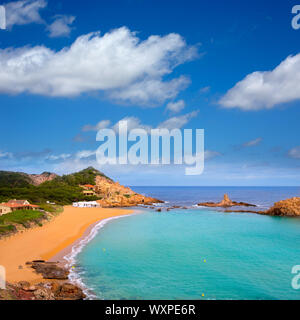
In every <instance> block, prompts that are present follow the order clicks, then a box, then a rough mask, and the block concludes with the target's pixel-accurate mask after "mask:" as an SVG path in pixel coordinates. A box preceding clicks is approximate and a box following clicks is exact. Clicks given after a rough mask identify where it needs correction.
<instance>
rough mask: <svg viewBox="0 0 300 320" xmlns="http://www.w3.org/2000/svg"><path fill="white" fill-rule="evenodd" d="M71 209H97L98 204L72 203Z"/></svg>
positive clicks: (92, 202)
mask: <svg viewBox="0 0 300 320" xmlns="http://www.w3.org/2000/svg"><path fill="white" fill-rule="evenodd" d="M73 207H75V208H99V207H100V204H99V203H98V202H97V201H80V202H74V203H73Z"/></svg>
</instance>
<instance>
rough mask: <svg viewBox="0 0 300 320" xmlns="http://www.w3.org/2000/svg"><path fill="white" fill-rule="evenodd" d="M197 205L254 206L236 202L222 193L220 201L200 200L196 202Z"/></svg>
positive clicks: (253, 205) (223, 206)
mask: <svg viewBox="0 0 300 320" xmlns="http://www.w3.org/2000/svg"><path fill="white" fill-rule="evenodd" d="M198 206H203V207H222V208H226V207H237V206H239V207H256V205H255V204H250V203H246V202H236V201H232V200H230V199H229V197H228V195H227V194H224V199H223V200H222V201H221V202H202V203H198Z"/></svg>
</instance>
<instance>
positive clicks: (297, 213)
mask: <svg viewBox="0 0 300 320" xmlns="http://www.w3.org/2000/svg"><path fill="white" fill-rule="evenodd" d="M265 214H266V215H270V216H287V217H300V197H294V198H291V199H286V200H281V201H278V202H276V203H274V205H273V207H272V208H270V209H269V210H267V211H266V212H265Z"/></svg>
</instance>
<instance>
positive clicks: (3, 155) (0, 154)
mask: <svg viewBox="0 0 300 320" xmlns="http://www.w3.org/2000/svg"><path fill="white" fill-rule="evenodd" d="M12 157H13V154H12V153H10V152H3V151H0V159H4V158H12Z"/></svg>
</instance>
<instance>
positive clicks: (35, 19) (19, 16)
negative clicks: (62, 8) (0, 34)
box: [5, 0, 47, 29]
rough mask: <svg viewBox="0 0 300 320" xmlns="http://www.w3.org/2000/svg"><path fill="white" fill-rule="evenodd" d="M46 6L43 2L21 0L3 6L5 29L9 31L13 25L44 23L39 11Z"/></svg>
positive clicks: (38, 0) (43, 0)
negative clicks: (4, 10)
mask: <svg viewBox="0 0 300 320" xmlns="http://www.w3.org/2000/svg"><path fill="white" fill-rule="evenodd" d="M46 6H47V1H45V0H23V1H15V2H9V3H7V4H5V9H6V25H7V28H8V29H10V28H12V27H13V26H14V25H24V24H30V23H44V21H43V19H42V18H41V16H40V13H39V11H40V10H41V9H43V8H45V7H46Z"/></svg>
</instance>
